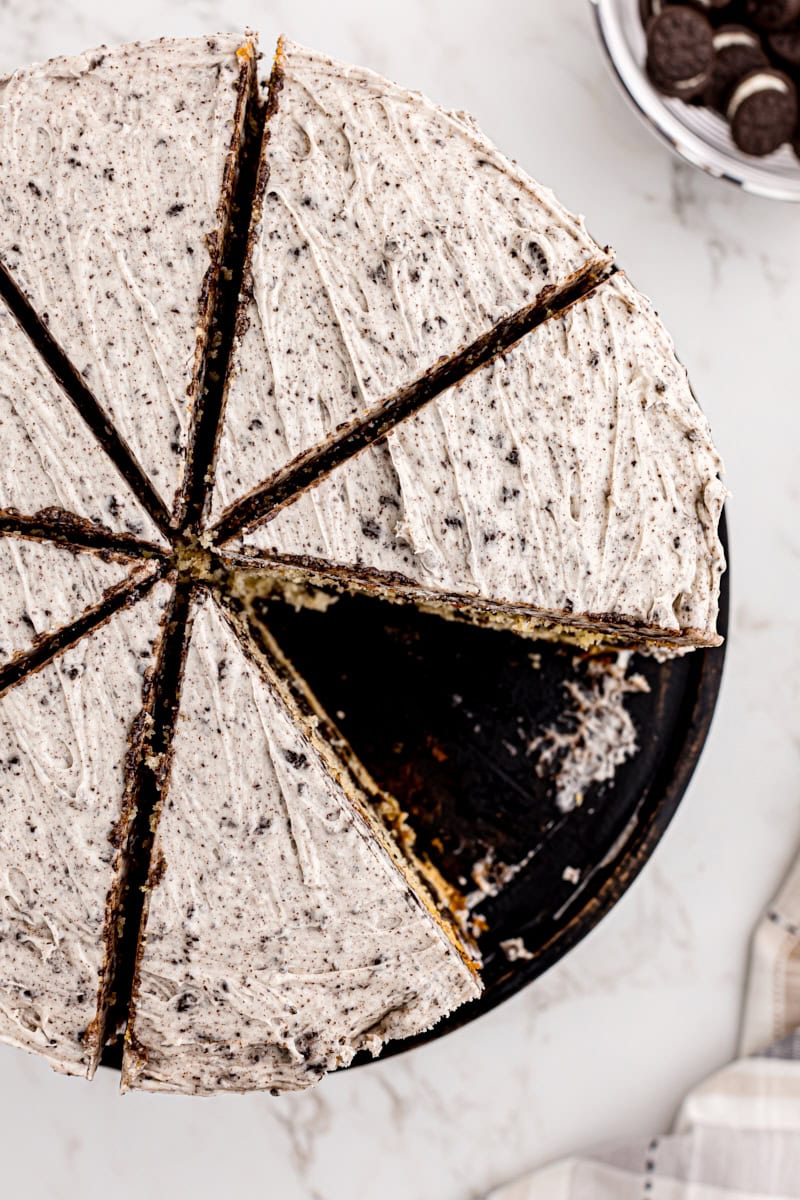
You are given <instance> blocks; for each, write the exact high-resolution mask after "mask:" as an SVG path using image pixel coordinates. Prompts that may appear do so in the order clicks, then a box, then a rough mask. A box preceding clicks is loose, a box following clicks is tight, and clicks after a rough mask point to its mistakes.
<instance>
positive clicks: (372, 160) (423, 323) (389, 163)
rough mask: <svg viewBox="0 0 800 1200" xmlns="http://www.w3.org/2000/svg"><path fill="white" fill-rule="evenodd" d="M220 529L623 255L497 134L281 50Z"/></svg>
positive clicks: (389, 87)
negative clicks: (466, 354) (280, 482)
mask: <svg viewBox="0 0 800 1200" xmlns="http://www.w3.org/2000/svg"><path fill="white" fill-rule="evenodd" d="M260 180H261V193H260V194H259V196H258V197H257V204H256V214H255V222H254V236H253V239H252V245H251V249H250V263H249V280H248V290H249V296H248V300H247V303H246V304H245V306H243V308H242V310H241V312H240V314H239V320H238V328H239V332H238V338H237V343H236V346H235V348H234V353H233V357H232V360H231V369H230V372H229V382H228V388H227V400H226V413H225V421H224V424H223V427H222V435H221V444H220V448H219V457H218V462H217V470H216V486H215V489H214V491H213V494H212V508H211V511H212V516H213V517H216V516H217V515H221V513H222V512H223V511H224V509H225V508H227V507H228V506H229V505H231V504H233V503H234V502H235V501H237V500H239V499H241V497H242V496H243V495H244V494H246V493H247V492H249V491H251V490H252V489H254V488H256V487H259V486H263V485H264V483H265V482H267V481H268V480H269V478H270V476H274V475H276V474H278V473H279V472H281V471H282V470H284V469H285V468H286V467H287V466H288V465H289V464H290V463H295V462H297V461H298V460H300V461H302V460H303V459H304V458H305V457H307V456H308V455H310V454H312V453H313V452H314V451H319V450H320V449H322V448H323V447H324V443H325V441H326V439H328V438H329V437H331V436H339V434H338V431H339V430H340V427H341V426H345V427H346V426H348V425H353V424H357V423H358V422H359V421H362V420H364V419H365V418H367V417H368V416H370V415H372V414H374V413H375V412H376V411H380V408H381V406H382V405H384V404H385V403H386V402H387V401H389V400H390V399H391V397H393V395H394V393H395V392H397V391H398V390H399V389H402V388H404V387H406V386H407V385H409V384H412V383H414V382H415V381H417V380H420V379H421V378H423V377H424V375H425V373H426V372H427V371H428V370H430V369H431V368H432V367H434V366H435V364H436V363H437V361H438V360H439V359H440V358H442V357H446V358H453V357H454V356H456V355H457V354H458V353H459V352H463V351H465V350H466V349H467V348H468V347H470V346H472V345H473V344H474V343H475V342H476V341H477V340H478V339H480V338H481V337H483V336H486V335H491V333H492V331H493V330H494V329H495V327H496V326H498V324H500V323H501V322H502V320H503V319H504V318H508V317H509V316H510V315H514V314H518V313H519V312H520V310H523V311H525V310H531V311H534V312H535V311H536V310H537V308H541V307H542V306H544V305H545V304H547V303H548V302H550V301H552V300H553V299H554V298H557V297H558V295H559V294H560V293H562V292H565V291H568V290H569V288H570V287H572V286H575V285H576V284H579V283H580V282H583V281H587V280H590V279H592V278H594V277H595V276H596V275H598V274H599V273H601V272H602V271H603V270H604V269H605V268H606V267H607V266H608V264H609V262H610V255H609V253H608V252H607V251H605V250H602V249H601V248H600V247H599V246H598V245H597V244H596V243H595V242H594V241H593V240H592V238H591V237H590V236H589V235H588V233H587V232H586V230H585V228H584V225H583V222H582V221H581V220H580V218H578V217H574V216H572V214H570V213H568V212H567V211H566V210H565V209H564V208H563V207H562V206H561V205H560V204H559V203H558V201H557V200H556V199H555V197H554V196H553V195H552V193H550V192H548V191H547V190H546V189H545V188H542V187H540V185H539V184H537V183H535V182H534V180H532V179H531V178H530V176H528V175H526V174H525V172H524V171H522V170H521V169H520V168H519V167H518V166H516V165H515V164H514V163H512V162H510V161H509V160H508V159H507V158H506V157H505V156H504V155H503V154H501V153H500V151H499V150H498V149H497V147H496V146H494V145H492V143H491V142H490V141H489V140H488V138H486V137H485V136H484V135H483V134H482V133H481V131H480V129H479V128H478V127H477V125H476V124H475V122H474V121H473V119H472V118H471V117H470V116H469V115H467V114H465V113H452V112H446V111H445V110H444V109H442V108H439V107H438V106H436V105H434V104H432V103H431V102H430V101H429V100H427V99H426V97H424V96H422V95H420V94H419V93H418V92H408V91H406V90H405V89H403V88H400V87H397V86H396V85H395V84H393V83H390V81H389V80H387V79H383V78H381V76H379V75H375V74H374V73H373V72H372V71H365V70H361V69H359V68H357V67H352V66H348V65H345V64H343V63H337V62H334V61H333V60H332V59H329V58H326V57H325V56H324V55H322V54H316V53H314V52H313V51H311V50H306V49H305V48H304V47H302V46H298V45H296V44H295V43H293V42H289V41H286V40H283V39H282V40H281V43H280V44H279V48H278V54H277V56H276V60H275V66H274V70H273V75H272V81H271V91H270V112H269V119H268V122H267V133H266V138H265V141H264V149H263V155H262V165H261V171H260Z"/></svg>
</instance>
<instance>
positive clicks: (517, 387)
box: [236, 274, 725, 647]
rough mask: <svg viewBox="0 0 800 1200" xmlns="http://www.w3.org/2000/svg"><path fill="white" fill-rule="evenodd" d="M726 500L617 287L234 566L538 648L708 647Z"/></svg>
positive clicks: (281, 517) (541, 335) (675, 386)
mask: <svg viewBox="0 0 800 1200" xmlns="http://www.w3.org/2000/svg"><path fill="white" fill-rule="evenodd" d="M520 396H524V397H526V398H527V403H526V404H525V405H524V406H523V405H520V404H519V400H518V398H519V397H520ZM724 497H725V488H724V486H723V484H722V482H721V463H720V459H719V455H718V454H717V452H716V450H715V449H714V446H713V443H712V441H711V433H710V430H709V428H708V423H707V421H706V419H705V417H704V416H703V413H702V411H701V410H700V407H699V405H698V404H697V402H696V400H695V398H694V396H693V395H692V391H691V388H690V386H689V382H688V379H687V377H686V372H685V370H684V369H683V367H682V366H681V365H680V363H679V362H678V361H677V359H676V357H675V353H674V350H673V346H672V342H671V339H670V338H669V335H668V334H667V333H666V331H665V329H664V327H663V326H662V324H661V322H660V321H659V320H658V317H657V316H656V314H655V313H654V312H653V309H652V307H651V306H650V304H649V303H648V302H647V301H646V300H645V299H644V297H643V296H641V295H640V294H639V293H638V292H637V291H636V289H635V288H633V287H632V286H631V284H630V283H629V282H628V280H627V279H626V278H625V277H624V276H623V275H621V274H617V275H614V276H613V277H612V278H611V279H609V280H607V281H605V282H603V283H600V284H598V285H597V286H596V287H595V288H594V290H593V291H591V292H590V293H589V294H588V295H587V296H586V297H585V298H584V299H583V300H580V301H577V302H576V303H574V304H573V305H572V306H571V307H570V308H569V309H568V310H567V311H566V312H565V313H563V314H562V315H561V316H559V317H554V318H553V319H551V320H550V321H548V322H546V323H545V324H544V325H542V326H541V327H540V328H538V329H537V330H535V331H534V332H532V333H530V334H528V335H527V337H524V338H522V339H521V341H519V342H518V343H517V344H516V345H515V346H514V347H512V349H510V350H509V351H508V352H507V353H506V354H505V355H504V356H502V357H500V358H498V359H496V360H495V361H493V362H492V363H490V364H489V365H488V366H486V367H484V368H483V369H482V370H480V371H476V372H475V373H473V374H471V375H469V376H468V377H467V378H466V379H465V380H464V381H463V382H462V383H461V384H459V385H458V386H457V387H454V388H451V389H449V390H448V391H446V392H444V393H443V394H441V395H440V396H439V397H438V398H437V399H435V400H433V401H431V402H430V404H428V405H427V406H426V407H425V408H423V409H422V410H421V411H420V412H419V413H418V414H417V415H416V416H414V417H411V418H409V419H407V420H406V421H403V422H402V423H400V424H398V425H397V426H396V427H395V428H394V429H393V431H392V432H391V433H390V434H389V435H388V437H386V438H384V439H383V440H381V441H379V442H377V443H375V444H373V445H372V446H370V447H368V448H366V449H364V450H362V451H361V452H360V453H359V454H357V455H356V456H355V457H353V458H351V459H349V460H348V461H347V462H346V463H345V464H344V465H343V466H341V467H339V468H338V469H337V470H334V471H333V472H332V473H331V474H330V475H328V476H327V478H325V479H324V480H323V481H322V482H321V483H318V484H317V485H316V486H315V487H313V488H311V489H309V490H307V491H305V492H304V493H302V494H301V495H300V497H299V498H298V499H296V500H295V501H294V503H290V504H289V505H287V506H286V507H285V508H283V509H280V510H279V511H277V512H276V513H275V515H274V516H272V517H271V518H269V517H268V518H267V519H266V520H265V521H264V523H262V524H260V525H257V526H256V527H255V528H253V529H251V530H250V531H248V532H247V533H245V534H244V535H243V536H241V537H240V538H239V540H238V542H237V544H236V548H237V551H238V552H240V553H241V555H242V558H243V560H244V561H249V562H251V563H253V562H258V561H261V562H262V563H264V562H266V563H271V564H273V565H274V566H280V567H282V568H283V570H284V571H286V570H289V571H291V570H292V568H294V569H295V579H296V581H298V582H302V581H304V580H308V581H310V582H313V583H314V584H316V585H318V586H319V585H322V586H324V585H326V584H327V585H333V586H334V587H340V588H345V589H350V590H359V591H364V592H366V593H368V594H372V595H378V596H381V597H384V598H387V599H390V600H407V601H408V600H410V601H413V602H415V603H418V604H424V605H426V606H428V607H430V608H431V609H433V610H436V611H444V612H449V613H451V614H455V615H459V616H463V617H465V618H467V619H471V620H474V621H476V622H478V623H486V624H493V625H496V626H499V627H508V628H512V629H516V630H517V631H518V632H521V633H533V634H536V635H538V636H540V637H541V636H548V635H549V636H553V635H554V634H555V635H556V636H561V637H563V636H572V637H574V638H575V639H576V640H578V641H581V640H583V641H584V643H585V642H586V641H587V639H588V640H589V641H590V642H591V641H599V642H602V643H603V644H620V645H634V646H640V647H641V646H642V645H643V644H652V645H661V646H672V645H674V646H685V645H698V646H703V645H707V646H711V645H716V644H717V643H718V642H719V637H718V634H717V631H716V626H717V605H718V597H719V581H720V576H721V574H722V571H723V569H724V554H723V551H722V547H721V545H720V542H719V536H718V532H717V530H718V525H719V519H720V512H721V510H722V504H723V501H724Z"/></svg>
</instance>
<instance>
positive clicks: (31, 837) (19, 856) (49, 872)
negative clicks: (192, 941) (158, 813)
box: [0, 583, 169, 1076]
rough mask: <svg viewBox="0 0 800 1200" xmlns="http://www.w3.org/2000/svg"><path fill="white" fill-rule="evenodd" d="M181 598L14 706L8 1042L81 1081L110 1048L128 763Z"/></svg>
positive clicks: (5, 831)
mask: <svg viewBox="0 0 800 1200" xmlns="http://www.w3.org/2000/svg"><path fill="white" fill-rule="evenodd" d="M168 596H169V587H168V586H167V584H165V583H157V584H156V585H155V586H154V587H153V589H152V590H151V591H150V592H149V593H148V594H147V595H146V596H145V597H144V598H143V599H141V600H140V601H139V602H138V603H137V604H134V605H132V606H131V607H129V608H124V609H122V610H120V611H119V612H117V613H116V614H115V615H114V616H112V617H111V618H110V619H109V620H108V621H107V622H106V623H105V624H104V625H102V626H100V627H99V628H97V629H95V630H94V632H93V633H91V634H90V635H88V636H87V637H84V638H83V639H82V640H81V641H80V642H78V643H77V644H76V645H75V646H73V647H72V648H71V649H69V650H66V651H65V652H64V653H63V654H61V655H60V656H58V657H57V658H56V659H54V660H53V661H52V662H51V663H49V664H48V665H47V666H45V667H43V668H42V669H41V670H39V671H38V672H37V673H35V674H33V675H29V676H28V677H27V678H26V679H24V680H23V681H22V682H20V683H19V684H17V686H16V687H14V688H12V689H11V690H9V691H8V692H6V694H5V695H3V696H1V697H0V797H1V798H2V811H3V819H2V822H0V880H2V887H0V1041H3V1042H6V1043H8V1044H10V1045H13V1046H19V1047H22V1048H23V1049H25V1050H32V1051H35V1052H36V1053H37V1054H39V1055H41V1056H42V1057H44V1058H45V1059H47V1060H48V1061H49V1062H50V1064H51V1066H53V1067H55V1068H56V1069H57V1070H59V1071H65V1072H68V1073H69V1074H76V1075H84V1076H91V1075H92V1074H93V1072H94V1069H95V1067H96V1066H97V1062H98V1059H99V1055H100V1052H101V1050H102V1045H101V1039H100V1030H99V1026H101V1025H102V1018H103V1009H104V1006H105V1004H106V1002H107V1000H108V997H107V995H106V994H105V992H106V987H107V982H108V981H107V978H106V971H107V967H108V963H107V960H106V945H105V934H104V927H105V922H106V918H107V916H109V918H110V919H111V920H112V921H116V917H117V914H116V913H115V912H111V913H108V912H107V905H108V902H109V898H110V897H111V895H112V893H113V889H114V888H115V886H116V885H118V883H119V880H120V875H121V872H122V871H124V869H125V862H124V859H123V855H122V851H121V849H120V848H119V847H120V844H121V843H120V840H119V838H118V837H117V834H119V835H120V837H121V838H122V839H123V840H124V836H125V834H126V828H127V821H128V817H129V814H128V813H127V812H126V807H127V804H128V802H129V799H130V797H129V795H128V786H127V779H126V759H127V755H128V751H129V745H130V741H131V738H132V737H133V736H134V735H135V733H136V728H137V718H139V717H140V714H141V711H142V706H143V704H144V700H145V691H146V686H147V676H148V672H149V671H150V670H151V668H152V666H153V660H154V647H155V645H156V642H157V640H158V637H159V629H160V622H161V619H162V613H163V609H164V606H165V604H166V602H167V599H168ZM98 713H101V714H102V720H98V719H97V718H98ZM112 839H114V840H113V841H112ZM112 928H113V926H112Z"/></svg>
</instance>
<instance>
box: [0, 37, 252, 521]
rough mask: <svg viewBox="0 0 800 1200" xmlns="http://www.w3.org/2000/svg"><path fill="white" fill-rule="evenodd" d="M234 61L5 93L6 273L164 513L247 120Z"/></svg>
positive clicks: (20, 74) (162, 53)
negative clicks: (226, 191)
mask: <svg viewBox="0 0 800 1200" xmlns="http://www.w3.org/2000/svg"><path fill="white" fill-rule="evenodd" d="M241 45H242V38H241V37H237V36H234V35H223V36H218V37H211V38H180V39H166V38H164V39H161V40H160V41H155V42H141V43H132V44H130V45H127V46H116V47H113V48H111V49H109V48H107V47H101V48H99V49H97V50H93V51H87V52H86V53H85V54H81V55H78V56H77V57H74V58H60V59H53V60H52V61H51V62H47V63H44V64H41V65H38V66H33V67H28V68H26V69H24V70H21V71H17V72H15V73H14V74H13V75H11V76H8V77H7V78H4V79H0V261H2V262H3V264H4V265H5V266H6V267H7V268H8V270H9V271H10V272H11V274H12V275H13V277H14V279H15V282H16V283H17V285H18V286H19V287H20V288H21V289H22V291H23V293H24V294H25V296H26V297H27V299H28V300H29V302H30V303H31V304H32V305H33V307H34V309H35V311H36V313H37V314H38V316H39V317H40V319H41V320H43V321H44V322H45V323H46V324H47V326H48V328H49V330H50V332H51V334H52V335H53V337H54V338H55V340H56V341H57V342H58V343H59V345H60V346H61V348H62V349H63V350H64V352H65V353H66V354H67V356H68V357H69V358H70V359H71V361H72V363H73V364H74V366H75V367H76V368H77V370H78V371H79V372H80V374H81V375H82V376H83V378H84V379H85V381H86V383H87V385H88V387H89V389H90V390H91V391H92V393H93V394H94V396H95V397H96V399H97V400H98V401H99V402H100V404H101V405H102V406H103V407H104V408H105V409H106V411H107V412H108V413H109V415H110V416H111V418H112V419H113V421H114V424H115V425H116V428H117V430H118V432H119V433H120V434H121V435H122V437H123V438H124V439H125V441H126V442H127V444H128V446H129V447H130V449H131V450H132V452H133V454H134V455H135V457H136V458H137V459H138V461H139V464H140V465H141V467H142V468H143V469H144V470H145V471H146V472H147V473H148V475H149V476H150V478H151V480H152V482H153V484H154V486H155V488H156V489H157V491H158V492H159V493H160V495H161V497H162V499H163V500H164V503H165V504H166V506H167V508H170V509H171V508H172V507H173V505H174V503H175V500H176V493H177V491H178V489H179V487H180V484H181V480H182V476H183V469H184V459H185V456H186V450H187V443H188V439H189V435H190V426H191V421H192V414H193V404H194V401H195V399H196V396H195V392H196V389H197V383H198V373H199V370H200V361H201V356H202V353H203V350H204V347H205V344H206V337H207V333H208V330H207V324H208V315H209V312H208V310H209V303H210V298H211V296H212V293H213V289H214V284H215V278H216V271H217V261H216V260H217V255H218V253H219V248H220V242H221V239H222V236H223V232H224V226H225V224H226V222H227V211H226V209H227V200H226V199H225V198H224V197H223V181H224V180H225V173H226V168H227V169H228V171H230V170H231V169H232V163H231V165H230V166H229V155H231V154H232V152H233V150H234V149H235V146H236V143H237V139H238V132H239V127H240V125H241V122H242V120H243V103H240V100H241V96H240V92H241V90H242V89H244V88H245V87H246V82H247V78H248V75H249V71H250V65H249V60H250V59H251V58H252V47H251V46H250V45H249V44H248V45H247V53H246V54H244V55H243V58H242V60H240V58H239V57H237V49H239V47H240V46H241Z"/></svg>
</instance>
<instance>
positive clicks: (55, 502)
mask: <svg viewBox="0 0 800 1200" xmlns="http://www.w3.org/2000/svg"><path fill="white" fill-rule="evenodd" d="M1 226H2V222H1V221H0V227H1ZM0 236H2V234H1V230H0ZM0 346H1V347H2V353H0V446H1V447H2V454H3V462H4V463H5V464H6V467H5V469H4V470H2V471H0V513H2V514H3V515H9V514H14V513H16V514H19V515H21V516H25V517H35V516H37V515H40V514H41V515H43V516H44V515H48V514H50V515H51V516H53V515H55V516H56V517H57V515H58V514H59V513H62V514H64V513H67V514H69V515H70V516H71V517H73V518H77V519H78V520H79V521H83V522H89V523H91V524H92V525H95V526H100V527H102V528H104V529H107V530H110V531H111V532H112V533H121V534H126V535H131V536H133V537H137V538H141V539H142V540H143V541H145V542H150V543H155V544H158V545H161V546H165V545H166V542H165V541H164V539H163V538H162V537H161V534H160V533H159V531H158V529H157V527H156V526H155V525H154V524H153V521H152V520H151V519H150V517H149V516H148V515H147V513H146V512H145V510H144V509H143V508H142V506H141V505H140V504H139V501H138V500H137V499H136V497H135V496H134V495H133V493H132V491H131V490H130V488H129V486H128V484H127V483H126V482H125V480H124V479H123V477H122V475H121V474H120V473H119V471H118V470H117V468H116V467H115V466H114V465H113V463H112V462H111V460H110V459H109V458H108V455H107V454H106V453H105V451H104V450H103V449H102V447H101V446H100V445H99V444H98V442H97V441H96V440H95V438H94V435H93V434H92V433H91V432H90V430H89V428H88V426H87V425H86V424H85V423H84V421H83V419H82V417H81V416H80V415H79V414H78V412H77V411H76V409H75V408H74V407H73V405H72V404H71V403H70V401H69V399H68V397H67V396H66V394H65V393H64V392H63V391H62V389H61V387H60V386H59V385H58V384H57V383H56V381H55V379H54V378H53V376H52V375H51V374H50V372H49V371H48V369H47V367H46V366H45V365H44V363H43V362H42V361H41V359H40V358H39V356H38V355H37V353H36V350H35V349H34V347H33V344H32V343H31V341H30V339H29V338H28V336H27V334H26V333H25V332H24V331H23V330H22V329H21V328H20V326H19V325H18V324H17V321H16V319H15V318H14V316H13V315H12V314H11V312H10V311H9V309H8V308H7V307H6V305H5V303H4V302H3V301H2V300H0ZM8 464H13V470H10V469H8Z"/></svg>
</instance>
